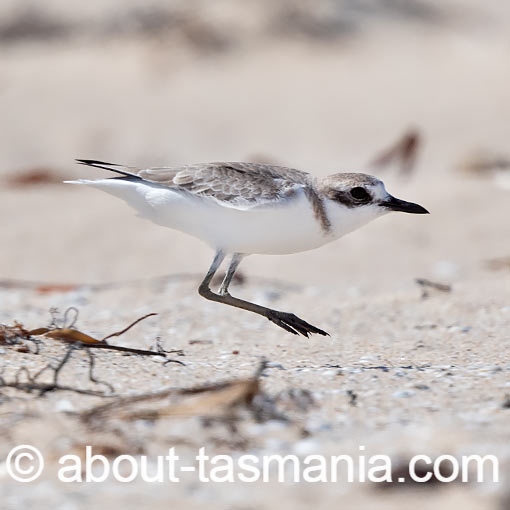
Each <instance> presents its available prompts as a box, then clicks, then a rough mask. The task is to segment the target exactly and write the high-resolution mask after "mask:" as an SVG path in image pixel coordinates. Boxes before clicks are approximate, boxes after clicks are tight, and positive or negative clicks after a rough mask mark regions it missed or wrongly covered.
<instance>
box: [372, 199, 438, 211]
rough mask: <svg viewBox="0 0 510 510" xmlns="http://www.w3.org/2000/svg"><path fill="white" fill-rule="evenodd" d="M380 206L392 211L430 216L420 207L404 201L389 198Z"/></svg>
mask: <svg viewBox="0 0 510 510" xmlns="http://www.w3.org/2000/svg"><path fill="white" fill-rule="evenodd" d="M381 205H382V206H383V207H386V208H387V209H390V210H392V211H402V212H406V213H411V214H430V213H429V212H428V211H427V209H425V207H422V206H421V205H418V204H413V202H406V201H405V200H400V199H398V198H395V197H391V196H390V198H388V200H385V201H384V202H383V203H382V204H381Z"/></svg>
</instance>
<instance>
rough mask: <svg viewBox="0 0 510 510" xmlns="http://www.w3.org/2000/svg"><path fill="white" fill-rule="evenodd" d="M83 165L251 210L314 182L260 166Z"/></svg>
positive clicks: (305, 175) (288, 171)
mask: <svg viewBox="0 0 510 510" xmlns="http://www.w3.org/2000/svg"><path fill="white" fill-rule="evenodd" d="M78 161H79V162H80V163H83V164H86V165H90V166H95V167H99V168H104V169H106V170H112V171H114V172H118V173H121V174H123V175H126V176H127V177H126V178H129V177H135V178H140V179H142V180H144V181H148V182H151V183H154V184H159V185H161V186H166V187H168V188H172V189H175V190H180V191H183V192H187V193H191V194H193V195H196V196H201V197H207V198H211V199H214V200H216V201H218V202H220V203H222V204H223V205H227V206H230V207H239V208H250V207H254V206H255V205H261V204H268V203H271V202H277V201H279V200H282V199H288V198H291V197H292V196H294V195H295V194H296V192H297V191H298V190H299V189H302V188H305V187H307V186H308V185H310V183H311V176H310V174H308V173H306V172H302V171H300V170H295V169H293V168H286V167H280V166H273V165H263V164H258V163H204V164H197V165H186V166H181V167H176V168H171V167H157V168H134V167H125V166H122V165H114V164H111V163H104V162H100V161H93V160H78Z"/></svg>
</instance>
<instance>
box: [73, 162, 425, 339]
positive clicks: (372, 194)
mask: <svg viewBox="0 0 510 510" xmlns="http://www.w3.org/2000/svg"><path fill="white" fill-rule="evenodd" d="M77 161H78V162H79V163H81V164H83V165H88V166H92V167H96V168H102V169H105V170H110V171H112V172H115V173H117V174H120V175H119V176H117V177H112V178H106V179H99V180H85V179H80V180H78V181H67V182H70V183H79V184H87V185H90V186H93V187H95V188H99V189H101V190H103V191H106V192H107V193H110V194H112V195H114V196H116V197H118V198H121V199H122V200H124V201H126V202H127V203H128V204H129V205H130V206H132V207H133V208H134V209H136V211H137V212H138V216H140V217H142V218H146V219H149V220H151V221H153V222H154V223H157V224H158V225H162V226H165V227H170V228H173V229H175V230H179V231H181V232H185V233H187V234H190V235H192V236H194V237H197V238H199V239H201V240H202V241H205V242H206V243H207V244H208V245H209V246H211V247H212V248H213V249H214V250H215V255H214V259H213V262H212V264H211V267H210V268H209V270H208V271H207V274H206V275H205V278H204V279H203V281H202V283H201V284H200V286H199V288H198V292H199V294H200V295H201V296H203V297H204V298H206V299H209V300H211V301H216V302H218V303H223V304H226V305H229V306H234V307H237V308H242V309H244V310H248V311H250V312H254V313H256V314H259V315H262V316H264V317H266V318H267V319H269V320H270V321H271V322H273V323H274V324H276V325H277V326H279V327H281V328H283V329H284V330H285V331H288V332H290V333H293V334H296V335H297V334H301V335H304V336H306V337H308V336H309V335H310V334H312V333H317V334H319V335H327V334H328V333H326V332H325V331H323V330H322V329H319V328H317V327H315V326H313V325H311V324H309V323H308V322H306V321H304V320H302V319H300V318H299V317H297V316H296V315H294V314H293V313H287V312H281V311H278V310H273V309H271V308H267V307H264V306H261V305H258V304H255V303H251V302H249V301H245V300H242V299H239V298H236V297H233V296H232V295H230V294H229V292H228V288H229V285H230V283H231V281H232V278H233V276H234V273H235V272H236V270H237V268H238V266H239V264H240V262H241V260H242V259H243V258H244V257H245V256H246V255H250V254H272V255H276V254H288V253H297V252H301V251H307V250H312V249H314V248H318V247H320V246H323V245H324V244H327V243H330V242H331V241H334V240H336V239H338V238H340V237H342V236H343V235H345V234H347V233H349V232H352V231H353V230H356V229H357V228H359V227H361V226H363V225H364V224H366V223H368V222H369V221H371V220H373V219H375V218H378V217H379V216H382V215H384V214H386V213H388V212H390V211H402V212H407V213H413V214H427V213H428V211H427V210H426V209H424V208H423V207H422V206H421V205H418V204H415V203H412V202H405V201H404V200H399V199H398V198H395V197H393V196H391V195H390V194H389V193H388V192H387V191H386V189H385V187H384V184H383V183H382V182H381V181H380V180H379V179H377V178H375V177H373V176H371V175H366V174H362V173H337V174H333V175H330V176H328V177H324V178H317V177H313V176H312V175H311V174H309V173H306V172H302V171H300V170H295V169H293V168H286V167H279V166H273V165H262V164H258V163H205V164H196V165H185V166H180V167H155V168H136V167H128V166H123V165H117V164H112V163H105V162H103V161H95V160H89V159H78V160H77ZM227 255H231V260H230V264H229V266H228V269H227V272H226V275H225V278H224V279H223V282H222V283H221V285H220V287H219V290H218V292H213V291H212V290H211V288H210V283H211V280H212V278H213V276H214V274H215V273H216V271H217V270H218V268H219V267H220V265H221V264H222V262H223V261H224V259H225V257H226V256H227Z"/></svg>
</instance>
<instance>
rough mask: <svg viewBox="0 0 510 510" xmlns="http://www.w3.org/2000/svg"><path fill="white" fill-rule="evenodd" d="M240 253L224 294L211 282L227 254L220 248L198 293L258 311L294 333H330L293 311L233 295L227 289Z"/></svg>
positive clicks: (239, 258) (222, 286)
mask: <svg viewBox="0 0 510 510" xmlns="http://www.w3.org/2000/svg"><path fill="white" fill-rule="evenodd" d="M237 255H239V254H234V256H233V257H232V262H231V263H230V267H229V269H228V272H227V275H226V276H225V280H224V281H223V283H222V285H221V288H220V292H221V290H223V292H224V294H216V293H214V292H213V291H212V290H211V289H210V287H209V284H210V283H211V280H212V277H213V276H214V274H215V273H216V271H217V270H218V268H219V267H220V265H221V263H222V262H223V259H224V258H225V254H224V253H223V252H222V251H221V250H218V251H217V252H216V255H215V256H214V260H213V262H212V264H211V267H210V268H209V271H207V274H206V275H205V278H204V279H203V281H202V283H201V284H200V287H199V288H198V293H199V294H200V295H201V296H202V297H204V298H206V299H209V300H210V301H216V302H217V303H224V304H226V305H229V306H235V307H236V308H242V309H243V310H248V311H249V312H253V313H256V314H258V315H262V316H263V317H266V318H267V319H269V320H270V321H271V322H274V323H275V324H276V325H277V326H280V327H281V328H282V329H284V330H285V331H288V332H289V333H293V334H294V335H298V334H301V335H303V336H306V337H308V335H310V333H318V334H319V335H328V334H327V333H326V332H325V331H322V329H319V328H316V327H315V326H312V325H311V324H308V322H305V321H304V320H302V319H300V318H299V317H296V316H295V315H294V314H293V313H287V312H280V311H278V310H272V309H271V308H266V307H265V306H260V305H257V304H255V303H250V302H249V301H244V300H243V299H238V298H235V297H233V296H231V295H230V294H229V293H228V292H226V291H227V289H228V285H229V283H230V281H231V280H232V278H233V276H234V273H235V271H236V269H237V266H238V265H239V263H240V262H241V259H242V257H240V256H239V257H238V256H237Z"/></svg>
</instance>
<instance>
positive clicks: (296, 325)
mask: <svg viewBox="0 0 510 510" xmlns="http://www.w3.org/2000/svg"><path fill="white" fill-rule="evenodd" d="M266 317H267V318H268V319H269V320H270V321H271V322H274V323H275V324H276V325H277V326H280V328H282V329H284V330H285V331H288V332H289V333H292V334H293V335H303V336H306V337H307V338H308V336H309V335H310V334H312V333H317V334H318V335H323V336H329V334H328V333H326V332H325V331H322V329H319V328H316V327H315V326H312V325H311V324H308V322H305V321H304V320H303V319H300V318H299V317H297V316H296V315H294V314H293V313H286V312H278V311H277V310H270V311H269V312H268V314H267V315H266Z"/></svg>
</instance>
